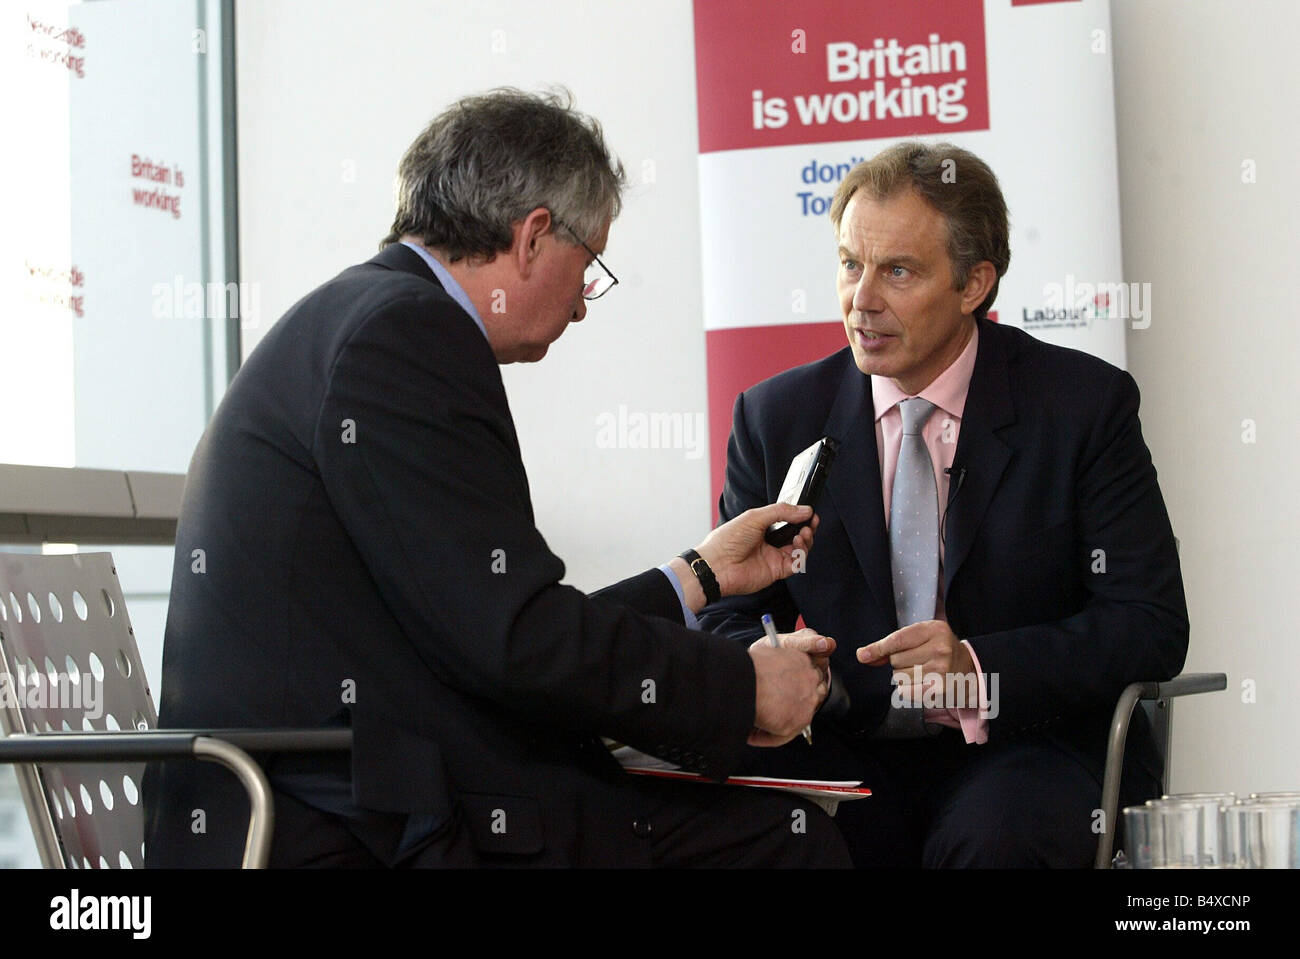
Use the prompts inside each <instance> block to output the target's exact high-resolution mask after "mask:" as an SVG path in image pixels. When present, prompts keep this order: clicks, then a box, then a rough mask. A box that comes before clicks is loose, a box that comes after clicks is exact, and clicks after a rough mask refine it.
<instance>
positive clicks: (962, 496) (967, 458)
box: [943, 320, 1016, 596]
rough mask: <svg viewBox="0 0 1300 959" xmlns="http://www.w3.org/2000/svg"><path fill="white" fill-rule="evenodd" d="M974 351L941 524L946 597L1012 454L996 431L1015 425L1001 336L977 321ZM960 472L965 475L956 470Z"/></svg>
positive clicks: (984, 322)
mask: <svg viewBox="0 0 1300 959" xmlns="http://www.w3.org/2000/svg"><path fill="white" fill-rule="evenodd" d="M979 330H980V341H979V348H978V351H977V353H976V355H975V369H974V371H973V372H972V373H971V380H970V389H969V390H968V391H967V394H966V407H965V410H964V412H963V415H962V421H961V435H960V436H959V437H958V439H957V452H956V453H955V454H954V456H953V461H952V473H951V479H950V481H949V484H948V507H947V515H946V517H945V521H944V570H943V591H944V595H945V596H947V595H948V594H949V591H950V588H951V586H952V580H953V577H954V576H956V575H957V571H958V570H959V569H961V564H962V563H963V562H964V561H965V559H966V556H967V554H968V553H969V552H970V548H971V545H972V544H973V543H974V541H975V534H976V532H978V530H979V526H980V523H981V522H982V521H983V519H984V513H985V512H986V511H987V510H988V507H989V502H990V501H991V500H992V498H993V493H994V491H995V490H996V489H997V486H998V483H999V481H1000V480H1001V479H1002V473H1003V471H1005V470H1006V467H1007V464H1008V463H1009V462H1010V461H1011V457H1012V454H1013V452H1014V451H1013V450H1012V449H1011V447H1010V446H1008V445H1007V443H1006V442H1005V441H1004V440H1003V439H1002V438H1001V437H999V436H998V435H997V431H998V430H1001V429H1002V428H1004V427H1006V426H1009V425H1011V424H1012V423H1014V422H1015V421H1016V411H1015V407H1014V406H1012V403H1011V383H1010V377H1009V374H1008V372H1007V354H1006V345H1005V343H1004V341H1003V338H1002V336H1000V335H999V334H1000V333H1001V332H1002V331H1000V330H998V329H997V328H996V327H995V326H994V325H993V324H992V323H990V322H988V321H987V320H981V321H980V328H979ZM963 470H965V475H964V476H963V475H962V471H963Z"/></svg>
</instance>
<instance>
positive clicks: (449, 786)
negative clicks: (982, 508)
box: [145, 91, 848, 866]
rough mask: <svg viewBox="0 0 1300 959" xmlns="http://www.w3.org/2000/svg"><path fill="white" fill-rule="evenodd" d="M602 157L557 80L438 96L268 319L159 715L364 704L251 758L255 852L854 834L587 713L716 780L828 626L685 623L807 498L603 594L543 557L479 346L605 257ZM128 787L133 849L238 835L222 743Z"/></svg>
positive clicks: (637, 848) (290, 717) (170, 658)
mask: <svg viewBox="0 0 1300 959" xmlns="http://www.w3.org/2000/svg"><path fill="white" fill-rule="evenodd" d="M622 185H623V176H622V169H621V167H620V166H618V165H617V163H616V162H614V161H612V160H611V158H610V156H609V154H608V152H607V151H606V149H605V146H604V143H603V139H602V137H601V135H600V129H599V126H598V125H596V124H595V122H594V121H589V120H587V119H586V118H584V117H582V115H580V114H577V113H575V112H573V111H572V110H571V109H570V108H569V106H568V104H567V103H565V102H563V101H561V100H560V99H559V98H556V97H534V96H528V95H525V94H522V93H518V92H517V91H496V92H494V93H491V94H487V95H484V96H481V97H472V98H466V99H465V100H462V101H460V102H458V103H457V104H455V105H454V106H453V107H452V108H451V109H449V110H448V111H447V112H446V113H444V114H443V115H442V116H440V117H438V118H437V119H436V120H434V122H433V123H432V124H431V125H430V126H429V128H428V129H426V130H425V131H424V133H423V134H421V136H420V137H419V138H418V139H417V140H416V141H415V143H414V144H413V145H412V146H411V148H410V149H409V150H408V152H407V154H406V156H405V157H404V158H403V160H402V164H401V168H400V171H399V191H398V210H397V216H396V220H395V223H394V227H393V232H392V233H391V234H390V236H389V237H388V238H387V240H386V241H385V246H384V249H383V250H382V252H381V253H380V254H379V255H378V256H376V257H374V258H373V259H372V260H370V261H369V262H368V263H364V264H361V265H359V266H354V267H352V268H350V269H348V270H345V271H344V272H343V273H341V274H339V275H338V276H337V277H335V278H334V279H333V280H331V281H329V282H328V283H326V284H325V285H323V286H322V287H320V288H319V289H317V290H316V291H314V292H313V293H311V294H309V295H308V296H307V297H305V298H304V299H302V300H301V301H299V302H298V303H297V304H296V305H295V306H294V307H293V308H292V309H291V310H290V311H289V312H288V313H287V314H286V315H285V316H284V317H283V318H282V319H281V320H280V321H279V323H278V324H276V326H275V327H274V328H273V329H272V330H271V331H270V332H269V333H268V334H267V336H266V337H265V339H264V340H263V341H262V342H261V343H260V344H259V345H258V347H257V349H256V350H255V351H254V352H253V353H252V355H251V356H250V357H249V359H248V361H247V362H246V363H245V365H244V366H243V367H242V368H241V370H240V371H239V373H238V375H237V376H236V377H235V379H234V381H233V382H232V384H231V386H230V389H229V391H228V392H227V395H226V397H225V399H224V400H223V402H222V404H221V406H220V408H219V409H218V410H217V412H216V413H215V415H214V416H213V418H212V422H211V424H210V425H209V427H208V429H207V431H206V433H205V434H204V436H203V439H202V440H201V442H200V443H199V446H198V449H197V451H196V452H195V455H194V460H193V463H192V465H191V468H190V472H189V476H188V479H187V483H186V489H185V495H184V503H183V506H182V510H181V518H180V524H179V527H178V530H177V539H176V542H177V552H176V565H175V570H174V575H173V584H172V593H171V605H170V609H169V614H168V622H167V631H166V640H165V646H164V663H163V684H162V702H161V709H160V723H161V725H162V726H164V727H168V726H170V727H212V726H215V727H313V726H324V725H331V724H346V725H350V726H351V728H352V730H353V736H354V745H353V749H352V753H351V756H350V757H345V758H339V759H336V760H332V761H324V760H321V759H320V758H319V757H297V758H295V757H285V758H282V759H280V760H278V761H273V762H271V763H269V765H268V767H267V773H268V777H269V778H270V780H271V783H272V785H273V787H274V790H275V797H274V798H275V801H276V816H277V823H276V825H277V830H276V834H275V843H274V846H273V849H272V864H273V865H361V866H375V865H385V866H410V865H415V866H438V865H453V866H458V865H474V864H487V865H616V866H633V865H697V864H698V865H749V864H759V865H762V864H772V865H836V864H840V865H847V863H848V857H847V855H846V853H845V852H844V848H843V845H842V843H841V841H840V839H839V836H838V834H837V833H836V831H835V829H834V827H833V825H832V824H831V822H830V820H829V819H828V818H827V817H826V816H825V815H824V814H822V813H821V811H820V810H819V809H816V808H809V807H807V805H806V804H805V805H799V804H798V803H796V802H794V801H793V800H791V799H788V798H787V797H785V796H783V795H780V794H776V793H761V794H760V793H758V792H757V791H751V790H736V789H731V788H728V787H723V786H718V785H712V784H707V783H705V784H700V785H695V784H679V783H665V782H660V781H654V780H648V779H639V778H636V777H633V776H630V775H628V774H626V773H624V772H623V770H622V768H621V767H620V766H619V765H618V763H616V762H615V761H614V760H613V759H612V758H611V755H610V752H609V749H608V748H607V746H606V744H605V743H604V742H603V741H602V738H601V737H611V738H613V739H616V740H618V741H621V742H623V743H626V744H630V745H632V746H634V747H637V748H639V749H641V750H643V751H645V752H648V753H652V754H654V755H656V756H659V757H661V758H663V759H667V760H670V761H672V762H674V763H677V764H679V765H680V766H681V767H683V768H684V769H686V770H688V771H693V772H697V773H700V774H703V775H704V776H705V777H707V778H708V779H714V780H720V779H722V778H725V776H726V775H727V774H728V773H729V772H731V771H732V770H733V769H734V768H735V767H736V766H737V764H738V762H739V761H740V759H741V757H742V755H743V752H744V750H745V746H746V744H747V743H749V744H753V745H762V746H767V745H779V744H781V743H783V742H786V741H788V740H789V739H790V738H791V737H792V736H794V735H795V734H796V733H797V732H798V730H800V729H801V728H802V727H803V725H804V724H805V723H807V722H808V721H809V720H810V719H811V716H812V714H813V711H814V710H815V709H816V707H817V706H818V705H819V704H820V702H821V700H822V698H823V697H824V695H825V691H826V687H825V680H824V658H825V654H826V652H827V651H828V650H829V646H830V644H829V643H827V642H826V641H825V640H820V645H819V638H818V637H815V636H812V635H811V634H809V633H806V632H805V633H802V634H801V635H800V636H798V637H791V638H790V641H791V643H792V644H793V645H794V646H796V647H799V649H780V648H778V649H772V648H769V647H767V646H766V645H762V644H760V645H756V646H755V647H754V648H753V649H752V650H745V649H743V648H739V647H737V646H736V645H735V644H734V643H733V642H731V641H729V640H725V639H723V638H721V637H717V636H713V635H710V634H707V633H702V632H698V631H692V630H690V629H687V628H686V625H687V624H693V622H694V615H693V614H694V612H695V611H697V610H699V609H701V608H702V607H703V606H704V604H705V601H706V599H707V598H717V596H719V595H731V594H735V593H738V592H742V591H747V590H753V589H758V588H762V587H765V586H767V585H769V584H770V583H771V582H773V581H774V580H775V579H776V578H778V577H782V576H785V575H788V574H789V573H790V572H791V570H792V568H793V565H794V562H795V556H794V550H796V549H797V550H806V549H808V548H809V547H810V545H811V532H810V531H809V532H808V533H807V535H804V536H803V538H802V539H800V540H799V541H798V542H797V543H796V544H794V546H793V547H791V548H787V549H785V550H776V549H774V548H772V547H770V546H767V545H765V544H764V543H763V540H762V533H763V530H764V529H765V528H766V526H767V525H769V524H770V523H772V522H774V521H776V520H777V519H779V518H783V519H786V520H792V521H793V520H796V519H798V520H808V518H809V517H810V515H811V511H810V510H805V511H800V513H799V515H798V516H797V517H795V516H794V515H793V514H792V513H791V512H790V508H789V507H784V506H777V507H772V508H770V509H764V510H757V511H754V512H752V513H749V514H746V515H745V516H744V517H742V518H741V519H740V520H738V521H737V522H736V523H731V524H727V525H726V526H723V527H721V528H719V529H717V530H715V531H713V533H711V534H710V535H709V536H708V537H707V538H706V539H705V540H704V541H703V542H702V543H701V544H700V545H699V547H698V549H697V550H695V551H687V554H685V555H684V557H679V558H675V559H673V560H672V561H671V562H670V563H667V564H665V566H663V567H661V568H660V569H657V570H649V571H647V572H645V573H643V574H641V575H639V576H636V577H633V578H632V579H629V580H626V581H624V582H622V583H619V584H617V585H615V586H613V587H610V588H608V589H606V590H602V591H601V592H599V593H597V594H595V595H593V596H591V597H588V596H585V595H583V594H582V593H580V592H578V591H577V590H575V589H572V588H570V587H566V586H563V585H561V584H560V580H561V579H562V577H563V575H564V565H563V563H562V562H561V561H560V560H559V558H557V557H556V556H555V555H554V554H553V553H552V552H551V551H550V550H549V549H548V547H547V545H546V542H545V541H544V539H543V538H542V534H541V533H540V532H539V531H538V529H537V528H536V526H535V525H534V521H533V512H532V506H531V503H530V499H529V491H528V480H527V477H526V476H525V473H524V466H523V463H522V461H521V459H520V451H519V445H518V441H517V438H516V435H515V429H514V424H513V421H512V419H511V415H510V408H509V405H508V403H507V400H506V394H505V391H504V388H503V384H502V380H501V374H500V371H499V368H498V364H500V363H508V362H519V361H536V360H539V359H541V358H542V357H543V356H544V355H545V354H546V351H547V348H548V347H549V345H550V344H551V343H552V342H553V341H554V340H555V339H556V338H558V337H559V336H560V334H561V333H563V332H564V330H565V329H566V328H567V326H568V324H569V323H570V322H575V321H578V320H581V319H582V318H583V316H584V315H585V313H586V303H585V300H586V298H589V297H594V296H598V295H599V294H600V293H601V292H604V290H605V289H606V288H607V287H608V286H610V285H612V284H613V282H616V281H614V280H613V278H612V275H611V276H608V278H606V274H605V273H604V272H603V266H598V265H597V264H595V263H593V260H595V257H596V252H597V251H599V250H603V248H604V245H605V242H606V237H607V235H608V230H609V224H610V221H611V220H612V219H613V217H614V216H615V215H617V213H618V207H619V192H620V189H621V187H622ZM589 270H595V274H594V276H595V278H593V279H590V280H588V281H585V280H584V274H587V273H588V271H589ZM802 649H806V650H807V652H804V651H801V650H802ZM809 653H812V654H814V655H819V658H820V659H822V660H823V664H822V665H823V669H822V670H819V669H818V668H817V665H816V663H815V662H814V661H813V660H812V659H810V656H809ZM145 800H146V807H147V816H148V839H147V855H148V861H149V863H150V864H151V865H215V864H225V865H233V864H235V863H236V862H237V861H238V857H239V852H240V850H241V848H242V845H243V836H244V831H245V828H246V817H247V803H246V801H245V800H244V799H243V796H242V793H241V790H240V789H239V787H238V786H237V785H236V784H235V783H234V781H233V779H231V778H230V777H229V776H228V775H227V774H225V773H224V772H222V771H220V770H214V769H213V768H211V767H206V766H201V765H200V764H183V765H179V764H166V765H165V766H154V767H152V768H151V769H150V773H149V777H148V779H147V781H146V788H145Z"/></svg>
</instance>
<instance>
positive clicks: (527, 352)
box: [497, 343, 551, 366]
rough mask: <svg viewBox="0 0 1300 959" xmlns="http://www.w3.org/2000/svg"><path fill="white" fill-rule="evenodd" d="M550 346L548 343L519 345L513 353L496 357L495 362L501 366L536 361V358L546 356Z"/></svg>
mask: <svg viewBox="0 0 1300 959" xmlns="http://www.w3.org/2000/svg"><path fill="white" fill-rule="evenodd" d="M550 348H551V347H550V344H549V343H548V344H546V345H545V346H527V347H520V348H519V349H517V350H515V351H514V352H513V353H508V354H507V355H506V356H504V357H498V358H497V362H498V363H500V364H501V365H502V366H504V365H506V364H508V363H536V362H537V361H538V360H540V359H542V358H543V357H545V356H546V353H547V351H548V350H550Z"/></svg>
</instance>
